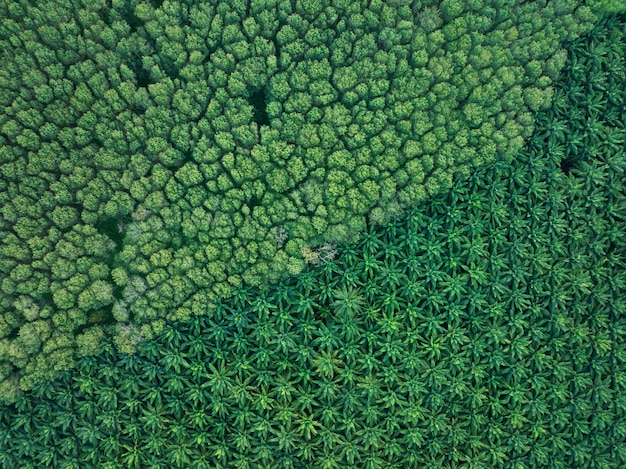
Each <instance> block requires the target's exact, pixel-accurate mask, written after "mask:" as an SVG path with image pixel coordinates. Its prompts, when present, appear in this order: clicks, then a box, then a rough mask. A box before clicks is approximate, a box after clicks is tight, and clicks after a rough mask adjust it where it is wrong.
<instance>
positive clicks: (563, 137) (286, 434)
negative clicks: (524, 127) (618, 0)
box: [0, 16, 626, 469]
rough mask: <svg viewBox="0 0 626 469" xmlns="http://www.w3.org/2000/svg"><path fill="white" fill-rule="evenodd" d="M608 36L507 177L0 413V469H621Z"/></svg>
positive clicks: (618, 73)
mask: <svg viewBox="0 0 626 469" xmlns="http://www.w3.org/2000/svg"><path fill="white" fill-rule="evenodd" d="M625 25H626V18H625V17H624V16H621V17H613V18H610V19H608V20H606V21H604V22H602V23H601V24H600V25H598V26H597V27H596V28H595V29H594V30H593V31H592V33H591V35H590V37H589V38H587V39H584V40H578V41H576V42H574V44H573V45H572V46H571V55H570V58H569V60H568V63H567V65H566V68H565V70H564V73H563V75H562V76H561V78H560V80H559V82H558V83H557V84H556V87H555V92H554V100H553V104H552V106H551V108H550V109H549V110H546V111H543V112H539V113H538V114H537V115H536V122H537V129H536V130H535V132H534V133H533V135H532V136H531V138H530V139H529V141H528V144H527V145H526V146H525V147H524V149H523V150H522V151H521V152H520V153H519V154H518V155H517V157H516V158H514V159H508V158H500V159H499V160H498V161H497V162H496V163H495V164H493V165H490V166H489V167H485V168H482V169H480V170H478V171H475V172H473V174H472V175H471V177H470V178H469V179H468V180H465V181H456V182H455V183H454V185H453V187H452V189H451V190H450V191H447V192H446V193H442V194H440V195H438V196H435V197H434V198H431V199H429V200H428V201H425V202H424V203H423V204H421V205H420V206H418V207H415V208H413V209H411V210H408V211H407V212H406V213H405V214H404V215H403V216H402V218H400V219H398V220H395V221H388V222H385V223H384V224H383V225H382V226H380V227H377V228H372V227H370V228H369V229H368V230H367V232H366V233H365V234H364V235H363V236H362V237H361V238H360V240H359V241H358V242H356V243H354V244H349V245H344V246H341V247H340V248H338V251H339V252H338V256H337V258H336V259H335V260H333V261H329V262H325V263H324V264H322V265H319V266H317V267H315V268H307V269H305V271H304V272H303V273H301V274H300V275H299V276H298V277H297V278H293V279H291V280H289V281H283V282H281V283H279V284H278V285H276V286H274V287H272V288H270V289H269V290H267V291H263V292H261V291H257V290H254V289H250V288H237V289H235V291H234V293H233V296H232V298H231V299H230V300H224V301H220V302H217V303H216V307H215V308H214V309H213V310H212V313H211V314H210V315H209V316H202V317H196V318H193V319H192V320H190V321H187V322H174V323H171V324H168V325H167V326H166V327H165V328H164V330H163V333H162V334H160V335H158V336H157V337H156V338H155V339H154V340H152V341H148V342H145V343H144V344H143V345H142V346H141V349H140V351H139V352H138V353H137V354H135V355H128V354H124V353H120V352H119V351H118V350H117V349H116V348H115V347H114V346H113V345H112V343H110V342H107V345H106V346H105V347H104V350H103V352H102V353H101V354H99V355H98V356H92V357H85V358H82V359H80V360H79V361H78V364H77V368H76V369H75V370H73V371H68V372H65V373H64V374H63V376H62V378H61V379H59V380H56V381H53V382H49V383H45V384H39V385H37V386H36V387H35V388H34V389H33V390H32V391H30V392H27V393H24V394H23V395H22V396H21V397H19V398H17V401H16V403H15V404H14V405H11V406H4V407H2V408H0V466H3V467H20V468H41V467H54V468H55V469H56V468H81V469H82V468H84V467H98V468H119V467H129V468H130V467H132V468H134V467H154V468H159V467H163V468H201V467H205V468H209V467H210V468H221V467H224V468H226V467H229V468H230V467H235V468H279V467H285V468H286V467H293V468H309V467H310V468H335V467H342V468H359V469H360V468H368V469H374V468H411V467H415V468H437V469H439V468H484V469H487V468H489V469H491V468H511V469H513V468H515V469H521V468H553V469H556V468H563V469H565V468H573V467H576V468H578V467H580V468H583V467H584V468H603V469H607V468H615V469H617V468H622V467H624V466H626V443H625V442H626V234H625V231H624V226H625V223H626V186H625V181H626V177H625V171H626V154H625V151H624V140H625V137H626V125H625V124H624V123H625V122H626V64H625V63H624V56H625V53H626V26H625Z"/></svg>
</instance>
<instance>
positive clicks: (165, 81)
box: [0, 0, 595, 386]
mask: <svg viewBox="0 0 626 469" xmlns="http://www.w3.org/2000/svg"><path fill="white" fill-rule="evenodd" d="M483 13H484V14H483ZM0 18H2V24H1V27H0V60H1V62H2V64H3V65H2V69H1V70H0V107H2V109H3V112H2V114H1V115H0V272H1V273H2V283H1V285H0V292H1V295H0V314H1V317H2V327H1V328H0V330H1V331H2V333H1V335H0V340H4V341H7V342H8V344H9V345H7V347H8V348H9V349H11V350H13V349H16V348H17V349H19V350H17V351H16V352H15V353H13V355H10V356H7V355H6V354H5V355H3V356H2V357H1V358H0V362H1V363H3V364H4V365H6V367H8V368H10V369H12V370H13V371H12V373H9V376H13V373H18V374H19V373H27V374H28V375H29V378H28V379H27V380H26V381H25V382H24V383H23V386H25V383H26V382H32V381H33V380H34V379H35V378H38V377H47V376H49V375H50V373H53V372H54V370H57V369H59V368H62V367H63V366H69V365H71V363H72V357H73V356H74V354H75V352H76V351H77V350H78V348H80V349H81V350H96V349H97V348H98V344H97V343H95V342H94V343H92V344H90V345H87V344H85V342H86V341H87V339H86V337H90V338H91V339H89V340H92V339H93V340H94V341H96V340H98V338H99V337H104V336H105V335H107V334H110V333H116V334H122V335H118V337H117V339H118V342H120V343H123V344H125V345H124V346H125V347H127V348H131V347H132V344H135V343H137V342H138V341H139V340H140V339H141V338H149V337H152V336H153V335H154V334H156V333H157V331H158V330H159V329H160V328H161V324H162V321H163V320H164V319H166V318H167V319H170V320H176V319H179V320H183V319H187V318H189V317H191V316H192V315H198V314H205V313H207V306H206V304H207V303H210V302H214V301H216V300H217V299H219V298H221V297H224V296H228V295H229V294H231V293H232V290H233V288H235V287H237V286H239V285H241V284H243V283H245V284H247V285H255V286H261V285H264V284H267V283H268V282H273V281H276V280H278V279H279V278H281V277H283V276H284V275H285V274H286V273H290V274H295V273H298V272H300V271H301V270H302V268H303V267H304V257H303V255H302V249H303V248H306V247H311V248H312V249H315V248H316V247H318V246H323V245H324V244H325V243H330V244H334V243H337V242H339V241H346V240H347V239H350V237H354V236H356V235H357V234H358V233H359V232H362V231H363V230H364V228H365V226H366V224H367V217H370V221H371V222H381V221H384V220H385V219H386V218H388V217H389V216H392V215H395V214H398V213H399V212H400V210H401V209H402V207H404V206H405V205H407V204H413V203H415V202H418V201H421V200H423V199H424V198H425V197H427V196H429V195H434V194H436V193H438V192H440V191H441V190H444V189H446V188H449V187H450V186H451V184H452V180H453V175H454V174H455V173H456V174H457V175H459V176H461V177H465V176H466V175H467V174H469V172H470V170H471V169H472V168H474V167H476V166H479V165H481V164H484V163H487V162H491V161H493V160H494V158H495V156H496V154H497V153H499V154H500V155H502V156H503V157H505V158H507V159H510V158H512V157H513V156H514V154H515V152H516V151H517V150H518V149H519V148H520V147H521V145H522V143H523V139H524V138H526V137H528V136H529V135H530V133H531V130H532V124H533V117H532V114H531V113H530V112H531V111H534V110H538V109H542V108H545V107H546V106H547V105H548V103H549V100H550V97H551V94H552V91H551V81H552V79H554V78H555V77H556V76H557V74H558V71H559V70H560V67H561V66H562V60H561V59H560V58H561V57H562V54H563V51H562V50H561V49H560V47H561V44H562V43H563V42H564V41H568V40H572V39H574V38H576V37H577V36H578V35H580V34H581V33H583V32H585V31H587V30H588V29H589V28H590V26H591V25H592V23H593V21H594V20H595V18H593V15H592V14H591V10H590V9H589V8H588V7H587V6H585V5H577V4H576V2H567V1H563V2H556V5H554V6H553V5H551V4H545V2H539V1H531V2H517V1H515V2H500V1H495V0H483V1H479V2H470V3H467V4H466V3H465V2H461V1H456V0H454V1H453V0H443V1H438V2H428V5H423V6H422V5H421V3H420V2H417V3H414V4H411V5H408V4H402V5H395V4H394V5H392V4H391V3H389V4H387V3H385V2H382V1H375V2H363V1H356V2H334V1H333V2H329V1H322V0H320V1H318V0H306V1H304V0H303V1H297V2H279V1H275V0H268V1H260V2H257V1H254V2H253V1H240V0H232V1H230V0H229V1H224V2H196V3H194V2H182V1H175V0H171V1H170V0H168V1H164V2H160V1H155V2H149V1H139V0H131V1H115V2H105V1H92V2H85V1H77V0H47V1H42V2H33V1H30V0H19V1H9V0H2V1H0ZM548 26H549V27H548ZM501 70H508V71H507V73H505V72H504V71H503V72H500V71H501ZM498 74H501V75H502V77H501V78H500V77H498ZM259 96H261V97H262V98H263V99H262V101H263V103H260V102H259V101H260V98H259ZM509 97H510V98H511V99H510V100H509ZM263 104H265V106H266V109H265V111H266V112H265V113H263V109H260V107H261V106H262V105H263ZM507 106H508V107H507ZM411 162H419V163H420V164H419V165H417V164H413V165H409V163H411ZM413 178H414V179H413ZM277 227H283V228H284V229H285V231H286V233H287V235H288V238H289V241H290V243H289V242H288V243H285V244H284V246H282V245H277V243H276V242H275V239H274V234H273V233H274V230H275V229H276V228H277ZM100 264H104V265H106V266H107V268H108V273H107V274H101V273H95V271H93V270H92V267H93V266H94V265H100ZM113 272H115V274H113ZM140 283H141V284H144V285H145V287H146V288H145V289H144V288H140V289H137V288H136V287H137V285H139V284H140ZM21 301H30V302H33V303H34V304H36V305H37V306H38V307H39V308H40V309H42V310H45V311H48V310H50V311H49V313H48V316H47V317H45V318H42V319H38V320H42V321H46V322H47V323H48V327H49V328H50V331H52V332H51V334H49V335H43V336H41V338H40V340H41V346H40V348H39V349H38V350H37V347H36V344H37V343H38V342H36V341H30V340H29V341H28V345H25V344H26V342H24V347H22V345H20V342H19V341H18V336H19V331H20V330H21V328H23V327H25V326H27V325H28V324H27V323H29V321H28V320H27V319H26V318H25V317H24V316H22V315H21V314H20V313H19V311H17V312H16V310H15V309H14V304H15V302H21ZM113 311H116V312H118V314H117V316H118V317H125V318H126V320H125V321H124V322H122V323H119V324H117V325H113V324H112V323H114V322H116V321H117V319H116V317H115V316H114V315H113ZM121 311H125V313H124V314H122V313H120V312H121ZM92 326H99V327H100V329H96V330H98V331H102V332H104V333H105V334H100V333H94V334H90V335H87V336H85V335H84V334H83V331H84V330H86V328H89V327H92ZM29 327H30V326H29ZM28 330H32V328H30V329H28ZM124 331H125V332H124ZM129 331H130V332H129ZM81 334H82V335H81ZM79 336H80V337H82V338H81V339H80V344H79V343H78V342H77V340H78V339H77V337H79ZM48 342H50V344H48ZM81 344H82V345H81ZM52 350H54V351H55V352H58V356H59V357H62V360H61V361H59V362H57V361H55V359H53V358H52V357H53V354H52V353H48V351H52ZM11 379H13V378H11ZM12 382H13V381H12Z"/></svg>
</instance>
